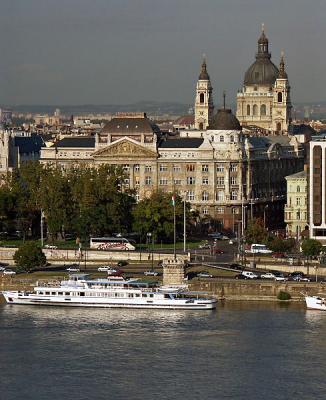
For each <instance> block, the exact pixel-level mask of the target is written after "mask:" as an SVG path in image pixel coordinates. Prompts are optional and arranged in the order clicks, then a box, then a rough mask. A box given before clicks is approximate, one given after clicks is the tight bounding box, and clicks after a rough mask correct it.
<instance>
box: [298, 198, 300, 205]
mask: <svg viewBox="0 0 326 400" xmlns="http://www.w3.org/2000/svg"><path fill="white" fill-rule="evenodd" d="M299 205H300V197H297V206H299Z"/></svg>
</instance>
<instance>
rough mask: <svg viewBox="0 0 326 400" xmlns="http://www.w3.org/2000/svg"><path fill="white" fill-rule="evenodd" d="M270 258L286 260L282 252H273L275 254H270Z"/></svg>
mask: <svg viewBox="0 0 326 400" xmlns="http://www.w3.org/2000/svg"><path fill="white" fill-rule="evenodd" d="M272 257H273V258H286V254H285V253H283V252H275V253H272Z"/></svg>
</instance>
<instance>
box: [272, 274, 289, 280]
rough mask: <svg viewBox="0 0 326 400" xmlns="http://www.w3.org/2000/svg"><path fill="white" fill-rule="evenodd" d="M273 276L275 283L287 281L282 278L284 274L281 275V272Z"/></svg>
mask: <svg viewBox="0 0 326 400" xmlns="http://www.w3.org/2000/svg"><path fill="white" fill-rule="evenodd" d="M274 275H275V278H274V280H275V281H279V282H285V281H287V280H288V279H287V278H286V277H285V276H284V274H282V272H274Z"/></svg>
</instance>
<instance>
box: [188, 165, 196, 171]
mask: <svg viewBox="0 0 326 400" xmlns="http://www.w3.org/2000/svg"><path fill="white" fill-rule="evenodd" d="M195 169H196V166H195V164H187V166H186V170H187V171H188V172H193V171H195Z"/></svg>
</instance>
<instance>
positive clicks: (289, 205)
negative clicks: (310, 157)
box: [284, 170, 308, 240]
mask: <svg viewBox="0 0 326 400" xmlns="http://www.w3.org/2000/svg"><path fill="white" fill-rule="evenodd" d="M285 179H286V187H287V190H286V205H285V209H284V221H285V223H286V233H287V237H291V238H296V239H297V240H299V239H301V233H302V232H303V231H306V230H307V228H308V176H307V171H305V170H304V171H300V172H297V173H296V174H292V175H289V176H287V177H285Z"/></svg>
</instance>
